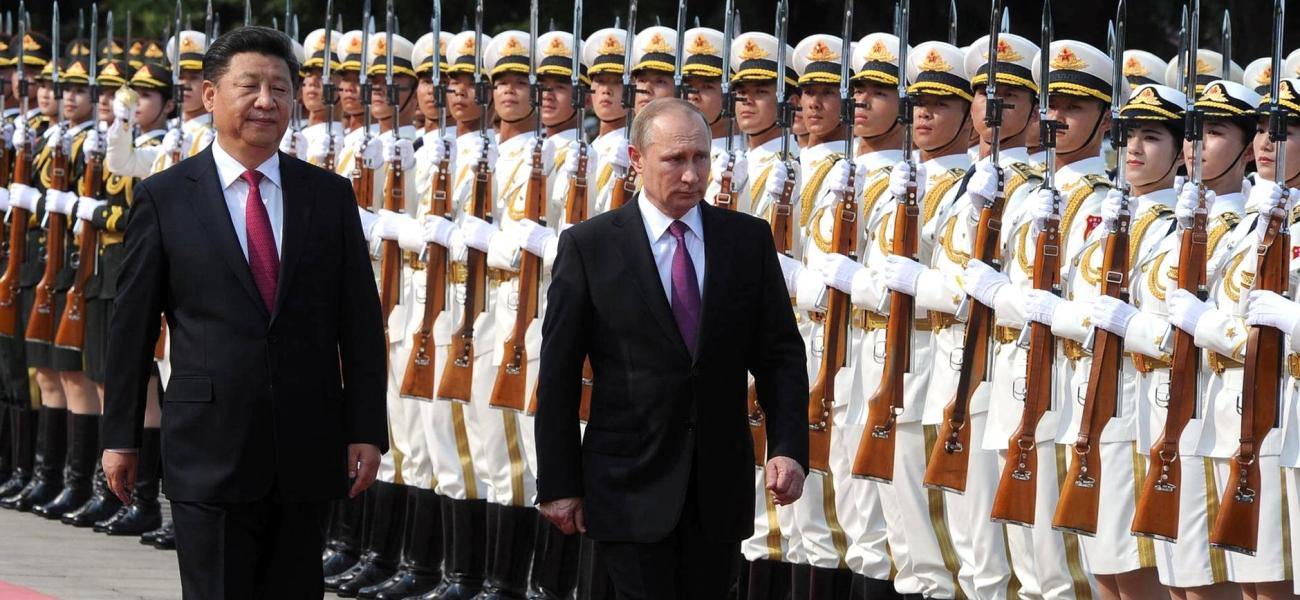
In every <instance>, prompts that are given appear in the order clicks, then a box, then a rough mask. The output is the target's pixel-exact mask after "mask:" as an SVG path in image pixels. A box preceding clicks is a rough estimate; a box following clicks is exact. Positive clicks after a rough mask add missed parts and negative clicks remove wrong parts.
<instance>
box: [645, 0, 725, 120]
mask: <svg viewBox="0 0 1300 600" xmlns="http://www.w3.org/2000/svg"><path fill="white" fill-rule="evenodd" d="M676 39H677V44H676V45H674V46H673V49H674V50H676V54H675V60H674V64H673V89H674V90H676V92H677V97H678V98H681V99H682V100H685V99H686V96H687V95H688V94H690V90H689V89H687V86H686V83H685V82H684V81H685V74H684V72H683V71H682V65H683V64H684V63H685V60H686V0H677V38H676ZM725 41H726V42H727V43H728V44H730V43H731V40H730V39H728V40H725ZM631 51H632V47H631V46H628V52H631ZM723 68H724V69H725V68H726V65H725V64H724V65H723ZM631 126H632V122H631V121H628V127H631Z"/></svg>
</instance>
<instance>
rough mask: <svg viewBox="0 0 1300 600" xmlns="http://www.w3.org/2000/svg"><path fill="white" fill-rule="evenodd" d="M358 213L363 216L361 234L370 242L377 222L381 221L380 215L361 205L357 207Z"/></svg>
mask: <svg viewBox="0 0 1300 600" xmlns="http://www.w3.org/2000/svg"><path fill="white" fill-rule="evenodd" d="M357 214H358V215H360V216H361V235H363V236H365V238H366V241H367V242H369V241H370V239H371V234H372V233H373V231H374V228H375V224H376V223H377V222H378V221H379V215H376V214H375V213H372V212H370V211H368V210H366V209H364V208H361V207H360V206H358V207H357Z"/></svg>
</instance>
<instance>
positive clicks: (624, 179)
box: [609, 167, 636, 210]
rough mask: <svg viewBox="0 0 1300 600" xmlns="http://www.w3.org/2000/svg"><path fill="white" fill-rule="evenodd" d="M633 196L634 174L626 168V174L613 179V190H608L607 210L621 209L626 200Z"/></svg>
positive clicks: (630, 168)
mask: <svg viewBox="0 0 1300 600" xmlns="http://www.w3.org/2000/svg"><path fill="white" fill-rule="evenodd" d="M635 194H636V173H634V172H633V171H632V167H628V168H627V172H625V173H623V175H622V176H621V177H615V178H614V188H613V189H612V190H610V194H609V210H614V209H616V208H622V206H623V205H624V204H627V201H628V198H631V197H632V196H633V195H635Z"/></svg>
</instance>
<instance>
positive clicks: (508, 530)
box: [475, 506, 537, 600]
mask: <svg viewBox="0 0 1300 600" xmlns="http://www.w3.org/2000/svg"><path fill="white" fill-rule="evenodd" d="M492 508H493V507H489V509H488V510H489V511H490V510H492ZM495 509H496V513H497V530H496V535H495V536H494V537H495V540H496V548H495V551H494V552H493V555H492V561H491V564H489V565H488V576H487V581H485V582H484V584H483V591H481V592H479V594H478V596H475V598H477V600H524V597H525V595H526V594H527V593H528V567H529V565H530V564H531V563H532V557H533V538H534V536H535V535H536V533H537V509H534V508H533V507H531V506H496V507H495Z"/></svg>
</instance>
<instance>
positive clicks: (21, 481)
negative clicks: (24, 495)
mask: <svg viewBox="0 0 1300 600" xmlns="http://www.w3.org/2000/svg"><path fill="white" fill-rule="evenodd" d="M31 479H32V474H31V471H28V470H27V469H14V470H13V472H11V473H10V474H9V478H8V479H6V480H5V481H4V483H0V499H4V498H8V497H9V496H13V495H15V494H17V493H18V492H21V491H23V488H25V487H27V482H29V481H31Z"/></svg>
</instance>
